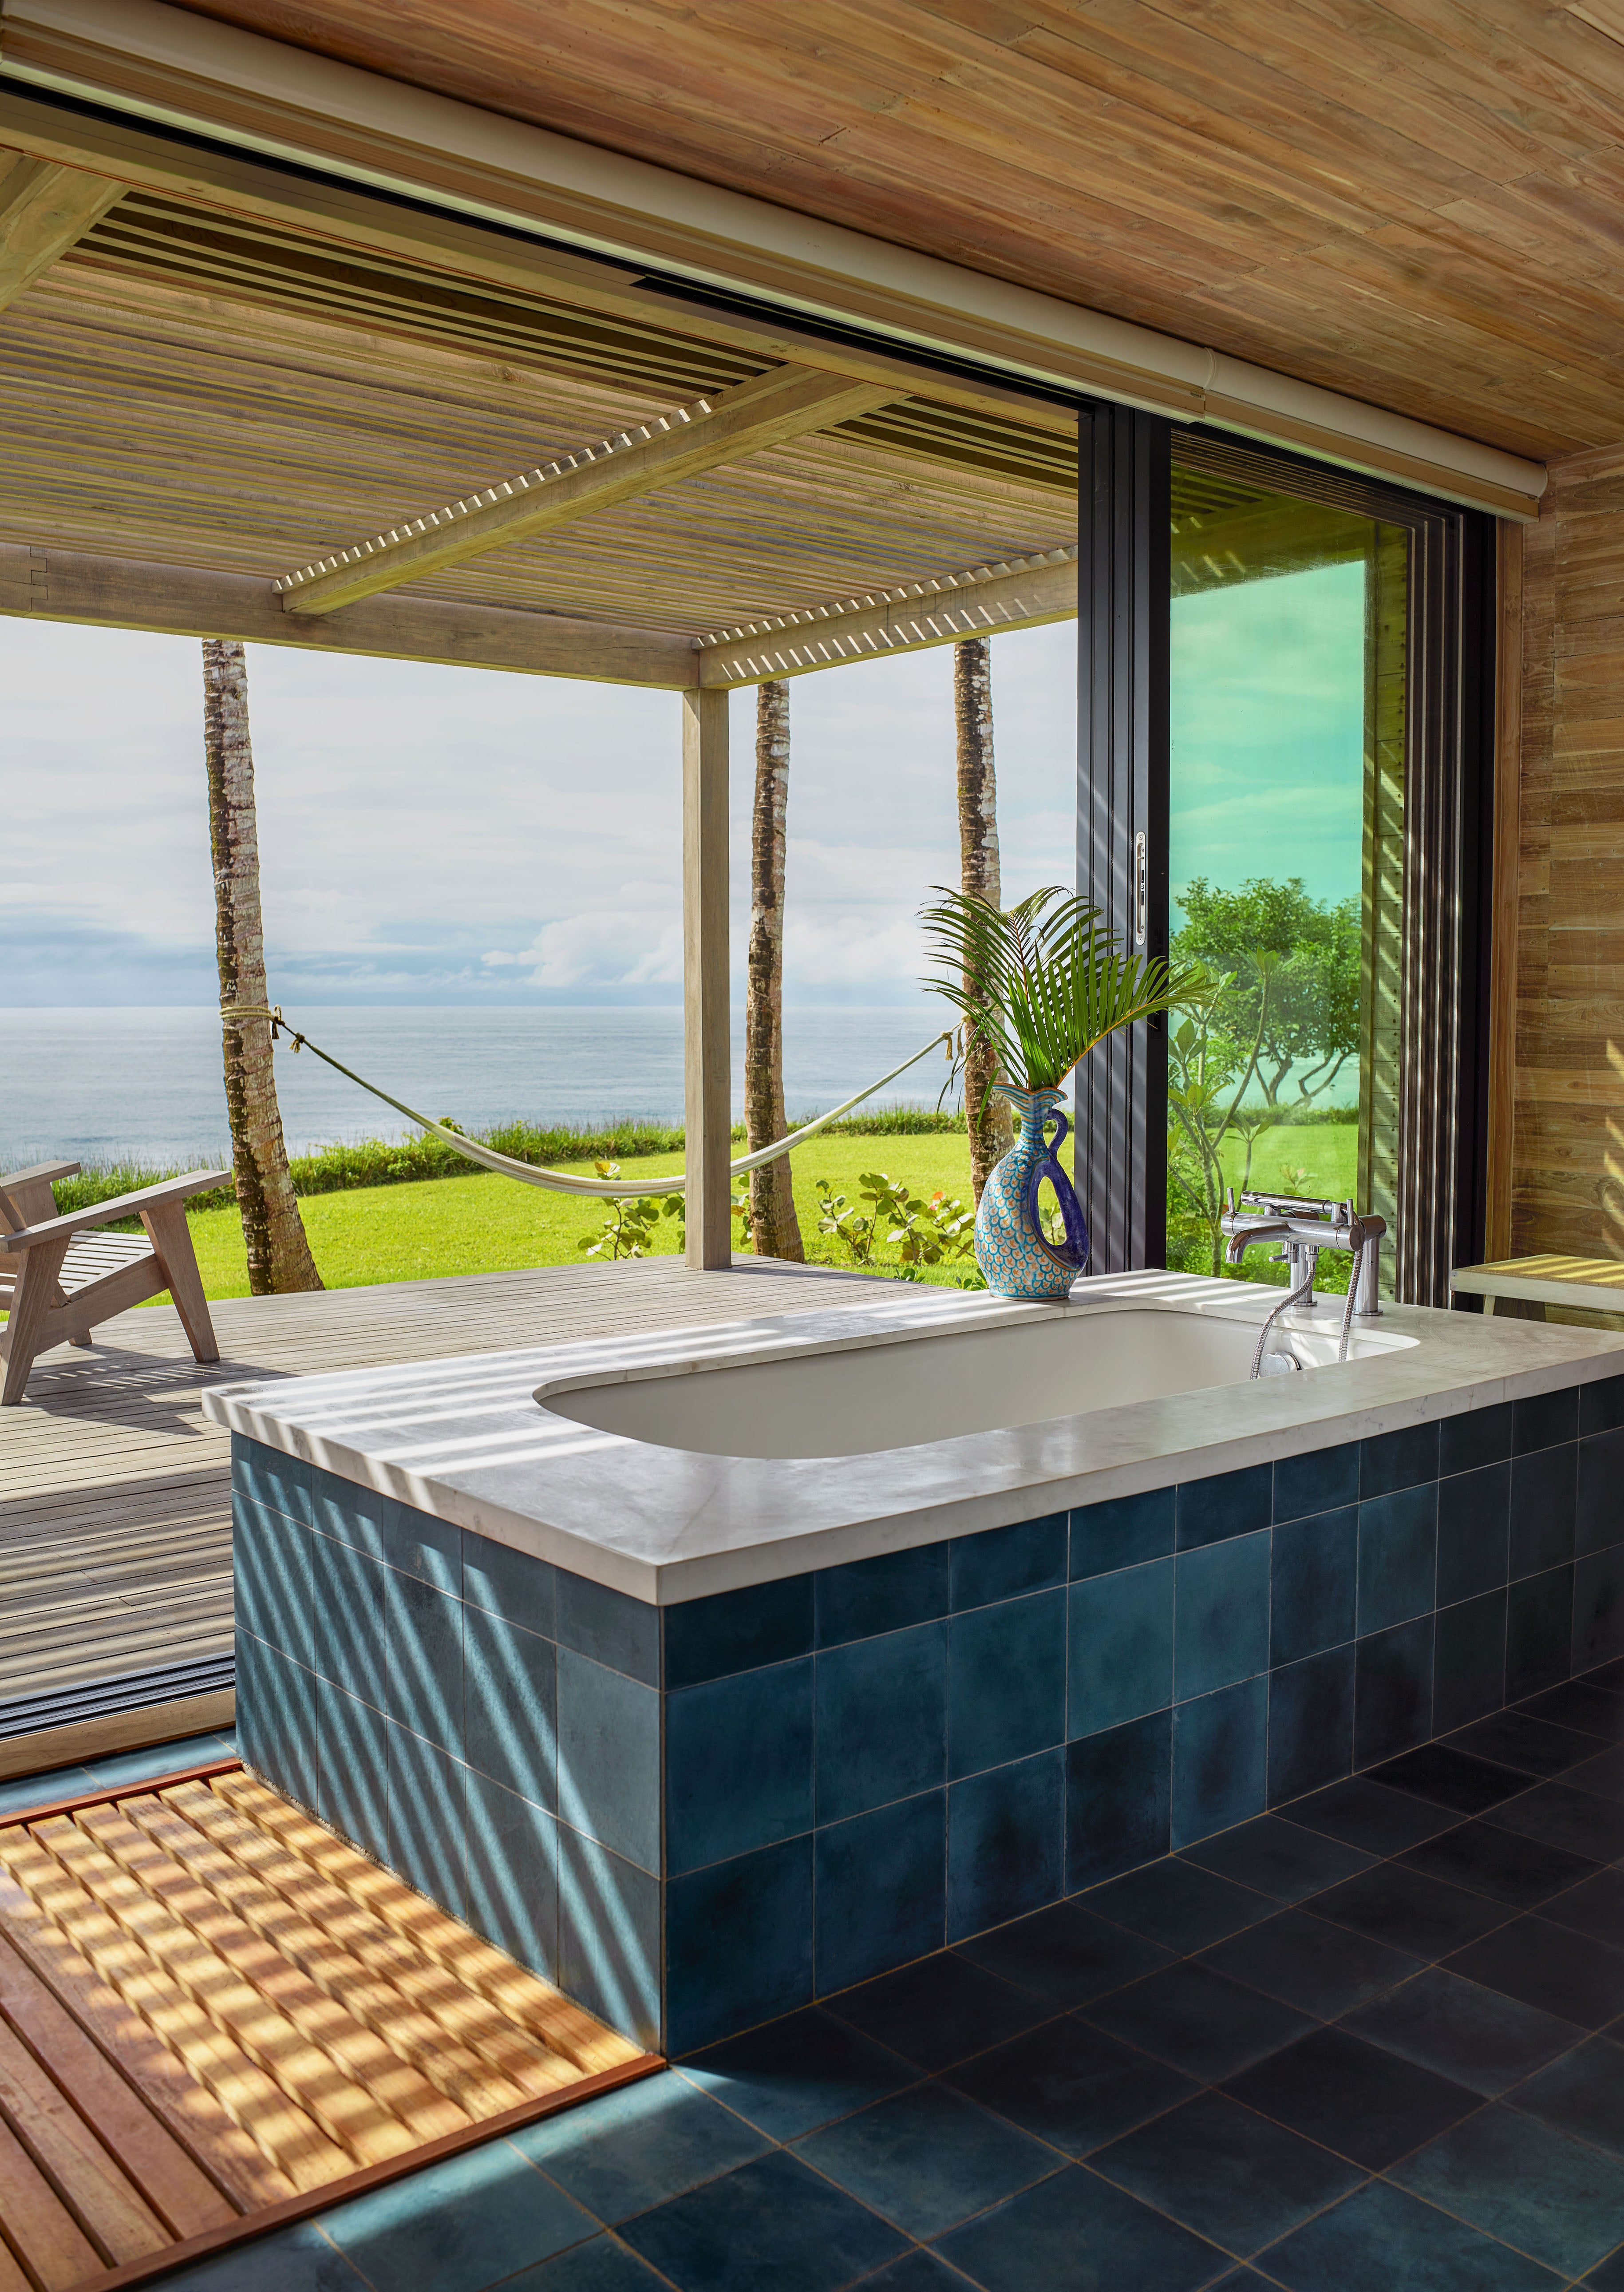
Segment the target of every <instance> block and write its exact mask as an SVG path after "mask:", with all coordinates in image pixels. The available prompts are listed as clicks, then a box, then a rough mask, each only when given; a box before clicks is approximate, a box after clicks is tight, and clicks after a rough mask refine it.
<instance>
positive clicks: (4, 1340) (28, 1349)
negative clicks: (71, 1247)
mask: <svg viewBox="0 0 1624 2292" xmlns="http://www.w3.org/2000/svg"><path fill="white" fill-rule="evenodd" d="M19 1255H20V1257H21V1259H22V1271H21V1272H20V1274H19V1275H18V1277H17V1287H16V1290H15V1292H14V1293H13V1295H12V1310H11V1315H10V1318H9V1319H8V1320H7V1322H6V1325H5V1335H4V1337H0V1351H4V1355H5V1384H4V1387H3V1388H0V1408H16V1406H17V1404H18V1402H19V1401H20V1400H21V1399H22V1396H23V1393H24V1392H26V1390H27V1388H28V1371H29V1370H30V1369H31V1368H33V1366H34V1356H35V1354H36V1352H38V1350H39V1341H40V1338H41V1336H43V1335H44V1326H45V1316H46V1315H47V1314H48V1313H49V1312H50V1311H51V1309H52V1304H53V1303H54V1302H55V1298H56V1294H57V1292H56V1277H57V1275H58V1274H59V1273H60V1271H61V1270H62V1260H63V1259H64V1258H65V1257H66V1256H67V1255H68V1244H67V1243H66V1242H65V1241H60V1242H59V1241H52V1242H41V1243H40V1244H39V1245H38V1246H37V1247H36V1248H34V1249H28V1250H22V1251H20V1252H19Z"/></svg>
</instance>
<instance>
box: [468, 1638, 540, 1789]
mask: <svg viewBox="0 0 1624 2292" xmlns="http://www.w3.org/2000/svg"><path fill="white" fill-rule="evenodd" d="M558 1674H559V1662H558V1651H557V1650H556V1649H555V1648H554V1646H553V1643H552V1642H551V1640H544V1639H543V1638H542V1637H541V1636H540V1635H539V1634H537V1633H535V1632H527V1631H521V1630H520V1629H519V1626H518V1625H517V1624H511V1623H509V1622H507V1621H506V1620H505V1618H502V1617H501V1616H497V1615H493V1614H491V1613H490V1612H489V1611H488V1610H486V1609H483V1608H475V1607H470V1606H469V1605H468V1604H467V1603H466V1602H464V1605H463V1608H462V1755H463V1757H464V1758H465V1759H466V1760H467V1762H468V1763H469V1765H470V1767H477V1768H478V1771H479V1772H480V1773H481V1774H485V1775H489V1776H491V1777H492V1778H493V1780H494V1781H496V1782H499V1783H501V1784H502V1787H503V1788H504V1789H506V1790H511V1791H517V1792H518V1794H519V1796H520V1798H527V1799H529V1800H530V1801H531V1802H532V1804H534V1805H536V1806H544V1807H545V1808H547V1810H548V1811H549V1812H556V1810H557V1807H558V1804H559V1676H558Z"/></svg>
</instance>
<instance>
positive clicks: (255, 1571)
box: [231, 1496, 314, 1670]
mask: <svg viewBox="0 0 1624 2292" xmlns="http://www.w3.org/2000/svg"><path fill="white" fill-rule="evenodd" d="M231 1572H232V1578H233V1597H234V1599H235V1602H236V1611H237V1622H238V1623H239V1624H240V1625H241V1626H242V1627H243V1629H244V1630H245V1632H252V1633H253V1636H254V1637H255V1639H256V1640H263V1641H264V1642H265V1644H266V1645H267V1646H268V1647H274V1648H278V1649H280V1650H281V1652H282V1653H283V1654H284V1655H285V1656H291V1657H292V1658H293V1661H294V1662H295V1663H301V1664H303V1665H304V1667H305V1668H306V1669H307V1670H308V1669H309V1668H310V1659H311V1656H312V1654H313V1653H314V1649H313V1646H312V1632H311V1593H310V1529H308V1528H300V1527H297V1526H296V1525H295V1524H294V1522H293V1521H291V1520H288V1519H286V1518H285V1517H284V1515H283V1514H282V1513H279V1512H272V1511H270V1510H269V1508H268V1507H267V1506H266V1505H261V1504H255V1503H253V1501H252V1500H251V1499H250V1498H249V1497H243V1496H234V1497H232V1499H231Z"/></svg>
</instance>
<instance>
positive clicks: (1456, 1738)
mask: <svg viewBox="0 0 1624 2292" xmlns="http://www.w3.org/2000/svg"><path fill="white" fill-rule="evenodd" d="M1449 1747H1450V1748H1451V1750H1456V1751H1469V1752H1470V1753H1471V1754H1472V1756H1473V1757H1474V1758H1477V1759H1490V1760H1492V1761H1493V1763H1495V1764H1496V1765H1497V1766H1502V1767H1513V1768H1515V1770H1516V1771H1517V1772H1518V1773H1519V1774H1524V1775H1530V1776H1532V1778H1533V1780H1535V1781H1536V1782H1548V1781H1549V1780H1550V1779H1551V1777H1552V1776H1553V1775H1560V1774H1564V1773H1566V1772H1567V1771H1568V1770H1569V1769H1570V1768H1572V1767H1575V1766H1577V1765H1578V1764H1579V1763H1580V1761H1581V1760H1584V1759H1588V1758H1593V1757H1594V1756H1595V1755H1596V1738H1595V1737H1594V1736H1593V1735H1581V1734H1580V1733H1578V1732H1577V1731H1576V1730H1575V1729H1573V1728H1572V1727H1553V1726H1552V1725H1551V1723H1550V1722H1549V1720H1548V1719H1531V1718H1530V1717H1529V1715H1528V1714H1527V1713H1526V1712H1525V1711H1497V1712H1495V1713H1494V1714H1493V1715H1492V1716H1491V1718H1488V1719H1479V1720H1476V1721H1475V1723H1473V1724H1472V1725H1471V1726H1470V1727H1463V1728H1462V1729H1461V1730H1460V1731H1459V1734H1457V1735H1451V1737H1450V1739H1449Z"/></svg>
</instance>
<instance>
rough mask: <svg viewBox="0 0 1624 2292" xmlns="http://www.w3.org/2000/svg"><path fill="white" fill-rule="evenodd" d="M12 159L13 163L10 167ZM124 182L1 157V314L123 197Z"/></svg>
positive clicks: (10, 155)
mask: <svg viewBox="0 0 1624 2292" xmlns="http://www.w3.org/2000/svg"><path fill="white" fill-rule="evenodd" d="M8 160H9V162H10V165H7V164H6V163H7V161H8ZM124 194H125V187H124V185H123V184H122V183H111V182H109V181H108V180H107V178H106V176H105V175H86V174H81V173H80V172H79V170H78V169H77V168H76V167H61V166H58V165H56V164H55V163H54V162H53V161H52V160H49V159H29V158H25V157H22V156H21V155H20V154H13V153H11V152H4V153H0V311H3V310H4V308H5V306H6V304H7V303H12V302H15V300H16V298H17V296H18V295H20V294H22V293H23V292H24V290H25V289H26V288H28V287H29V286H32V285H33V284H34V281H35V280H36V278H39V277H40V276H41V274H42V273H43V272H44V271H46V270H50V268H51V266H52V263H53V262H55V261H56V260H57V258H58V257H59V255H63V254H67V252H68V248H69V247H70V246H73V245H74V243H75V242H76V240H78V239H81V238H84V234H85V232H86V231H87V230H89V229H90V228H91V226H92V223H97V222H100V220H101V218H102V216H103V215H104V214H106V213H107V211H108V209H109V207H112V206H117V204H118V202H119V200H120V199H121V198H123V197H124Z"/></svg>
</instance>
